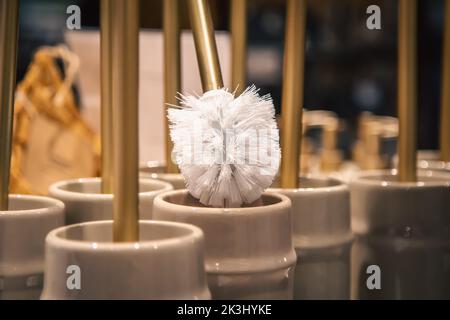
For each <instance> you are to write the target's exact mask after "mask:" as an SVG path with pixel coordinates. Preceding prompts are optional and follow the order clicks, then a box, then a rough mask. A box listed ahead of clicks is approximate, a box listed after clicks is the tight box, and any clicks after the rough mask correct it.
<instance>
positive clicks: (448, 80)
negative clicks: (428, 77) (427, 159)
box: [440, 0, 450, 162]
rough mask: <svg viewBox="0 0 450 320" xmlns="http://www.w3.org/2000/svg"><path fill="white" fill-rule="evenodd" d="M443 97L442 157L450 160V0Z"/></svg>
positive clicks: (445, 34) (443, 59)
mask: <svg viewBox="0 0 450 320" xmlns="http://www.w3.org/2000/svg"><path fill="white" fill-rule="evenodd" d="M441 99H442V101H441V130H440V133H441V137H440V145H441V146H440V149H441V159H442V160H444V161H448V162H450V0H446V1H445V27H444V50H443V55H442V97H441Z"/></svg>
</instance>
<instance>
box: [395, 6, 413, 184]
mask: <svg viewBox="0 0 450 320" xmlns="http://www.w3.org/2000/svg"><path fill="white" fill-rule="evenodd" d="M416 35H417V0H400V1H399V11H398V36H399V39H398V79H397V81H398V118H399V133H398V174H399V179H400V181H405V182H406V181H416V161H417V160H416V153H417V100H416V98H417V96H416V93H417V37H416Z"/></svg>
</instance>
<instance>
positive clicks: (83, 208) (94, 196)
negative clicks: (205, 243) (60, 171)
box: [49, 178, 173, 224]
mask: <svg viewBox="0 0 450 320" xmlns="http://www.w3.org/2000/svg"><path fill="white" fill-rule="evenodd" d="M139 189H140V192H139V215H140V219H144V220H149V219H152V212H153V199H154V198H155V197H156V196H157V195H158V194H160V193H161V192H165V191H169V190H172V189H173V187H172V185H170V184H169V183H167V182H163V181H159V180H154V179H144V178H141V179H139ZM49 195H50V196H51V197H53V198H56V199H59V200H61V201H63V202H64V204H65V205H66V224H75V223H81V222H87V221H98V220H111V219H112V202H113V195H112V194H102V193H101V178H82V179H75V180H66V181H59V182H56V183H54V184H52V185H51V186H50V188H49Z"/></svg>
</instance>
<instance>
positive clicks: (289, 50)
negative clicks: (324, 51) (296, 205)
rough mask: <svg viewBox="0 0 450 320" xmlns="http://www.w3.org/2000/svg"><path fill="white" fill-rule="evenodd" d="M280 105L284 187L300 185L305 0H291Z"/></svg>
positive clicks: (281, 177)
mask: <svg viewBox="0 0 450 320" xmlns="http://www.w3.org/2000/svg"><path fill="white" fill-rule="evenodd" d="M286 10H287V11H286V12H287V20H286V36H285V47H284V66H283V92H282V105H281V117H282V120H281V121H282V127H281V130H282V132H281V139H282V140H281V147H282V156H281V176H280V179H281V180H280V183H281V187H282V188H297V187H298V180H299V170H300V169H299V167H300V145H301V137H302V108H303V78H304V63H305V29H306V0H288V2H287V9H286Z"/></svg>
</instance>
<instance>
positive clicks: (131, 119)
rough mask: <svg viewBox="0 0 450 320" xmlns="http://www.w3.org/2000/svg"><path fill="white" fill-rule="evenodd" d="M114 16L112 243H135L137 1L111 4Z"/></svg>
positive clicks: (136, 237)
mask: <svg viewBox="0 0 450 320" xmlns="http://www.w3.org/2000/svg"><path fill="white" fill-rule="evenodd" d="M111 5H112V6H113V9H112V10H113V14H114V27H113V62H112V67H113V68H112V76H113V78H112V79H113V81H112V88H113V93H112V98H113V101H112V106H113V122H114V126H113V139H114V179H113V194H114V201H113V217H114V227H113V235H114V241H117V242H133V241H138V240H139V211H138V192H139V188H138V88H139V0H111Z"/></svg>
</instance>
